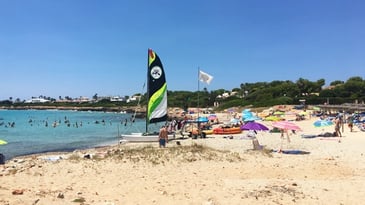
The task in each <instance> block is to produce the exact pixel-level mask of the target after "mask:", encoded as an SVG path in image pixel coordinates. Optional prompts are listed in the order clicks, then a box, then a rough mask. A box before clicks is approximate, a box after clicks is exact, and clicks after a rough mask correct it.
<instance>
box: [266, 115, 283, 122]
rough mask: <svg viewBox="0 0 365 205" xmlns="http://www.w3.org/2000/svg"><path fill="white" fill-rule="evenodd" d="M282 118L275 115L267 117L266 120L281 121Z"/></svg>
mask: <svg viewBox="0 0 365 205" xmlns="http://www.w3.org/2000/svg"><path fill="white" fill-rule="evenodd" d="M281 119H282V118H280V117H277V116H273V115H272V116H269V117H266V118H265V120H266V121H279V120H281Z"/></svg>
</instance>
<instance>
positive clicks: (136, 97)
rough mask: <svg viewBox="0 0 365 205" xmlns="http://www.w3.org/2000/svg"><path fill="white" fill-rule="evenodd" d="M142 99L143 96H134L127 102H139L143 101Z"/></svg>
mask: <svg viewBox="0 0 365 205" xmlns="http://www.w3.org/2000/svg"><path fill="white" fill-rule="evenodd" d="M141 97H142V96H141V95H133V96H132V97H130V98H129V99H128V100H127V103H129V102H134V101H137V100H139V99H141Z"/></svg>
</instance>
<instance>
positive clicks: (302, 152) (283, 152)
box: [273, 149, 310, 155]
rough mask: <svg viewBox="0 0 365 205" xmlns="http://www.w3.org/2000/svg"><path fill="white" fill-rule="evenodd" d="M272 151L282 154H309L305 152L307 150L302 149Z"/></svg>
mask: <svg viewBox="0 0 365 205" xmlns="http://www.w3.org/2000/svg"><path fill="white" fill-rule="evenodd" d="M273 151H274V152H278V153H282V154H295V155H297V154H300V155H302V154H310V152H307V151H303V150H296V149H294V150H273Z"/></svg>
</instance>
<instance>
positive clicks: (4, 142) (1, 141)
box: [0, 140, 8, 145]
mask: <svg viewBox="0 0 365 205" xmlns="http://www.w3.org/2000/svg"><path fill="white" fill-rule="evenodd" d="M4 144H8V143H7V142H6V141H4V140H0V145H4Z"/></svg>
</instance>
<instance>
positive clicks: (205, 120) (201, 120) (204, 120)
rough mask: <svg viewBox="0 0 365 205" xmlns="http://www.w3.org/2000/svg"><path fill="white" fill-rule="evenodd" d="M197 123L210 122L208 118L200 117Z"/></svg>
mask: <svg viewBox="0 0 365 205" xmlns="http://www.w3.org/2000/svg"><path fill="white" fill-rule="evenodd" d="M196 121H197V122H208V118H207V117H198V119H196Z"/></svg>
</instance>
